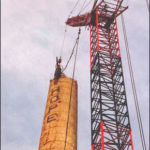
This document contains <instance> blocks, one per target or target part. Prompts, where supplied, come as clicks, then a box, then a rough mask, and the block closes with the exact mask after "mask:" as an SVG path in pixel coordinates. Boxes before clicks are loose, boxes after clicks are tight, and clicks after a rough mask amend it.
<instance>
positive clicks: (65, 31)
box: [60, 0, 80, 56]
mask: <svg viewBox="0 0 150 150" xmlns="http://www.w3.org/2000/svg"><path fill="white" fill-rule="evenodd" d="M79 1H80V0H77V2H76V3H75V5H74V7H73V8H72V10H71V11H70V13H69V15H68V17H67V19H68V18H69V17H70V16H71V15H72V13H73V11H74V10H75V8H76V7H77V5H78V3H79ZM67 27H68V26H67V24H66V25H65V30H64V37H63V41H62V46H61V50H60V56H62V52H63V49H64V43H65V38H66V33H67Z"/></svg>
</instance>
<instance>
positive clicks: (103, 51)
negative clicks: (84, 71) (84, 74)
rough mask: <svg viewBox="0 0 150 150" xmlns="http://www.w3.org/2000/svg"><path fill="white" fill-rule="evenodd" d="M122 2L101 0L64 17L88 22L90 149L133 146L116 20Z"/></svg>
mask: <svg viewBox="0 0 150 150" xmlns="http://www.w3.org/2000/svg"><path fill="white" fill-rule="evenodd" d="M95 2H97V1H95ZM122 2H123V1H122V0H102V1H101V2H100V3H99V4H98V5H95V7H93V9H92V11H91V13H87V14H84V15H81V16H77V17H73V18H70V19H68V21H67V24H69V25H71V26H85V25H89V26H90V80H91V145H92V146H91V147H92V150H133V141H132V134H131V126H130V120H129V113H128V106H127V97H126V91H125V84H124V77H123V69H122V62H121V54H120V46H119V37H118V29H117V20H116V18H117V16H119V15H120V14H121V13H122V12H123V11H125V10H126V9H127V7H123V6H121V5H122Z"/></svg>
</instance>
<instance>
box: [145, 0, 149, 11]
mask: <svg viewBox="0 0 150 150" xmlns="http://www.w3.org/2000/svg"><path fill="white" fill-rule="evenodd" d="M145 1H146V5H147V9H148V12H149V7H150V5H149V3H148V0H145Z"/></svg>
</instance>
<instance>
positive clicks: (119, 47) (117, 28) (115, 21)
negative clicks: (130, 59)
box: [115, 16, 121, 57]
mask: <svg viewBox="0 0 150 150" xmlns="http://www.w3.org/2000/svg"><path fill="white" fill-rule="evenodd" d="M115 22H116V33H117V42H118V50H119V57H121V52H120V43H119V34H118V26H117V19H116V16H115Z"/></svg>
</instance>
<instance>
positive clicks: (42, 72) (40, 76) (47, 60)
mask: <svg viewBox="0 0 150 150" xmlns="http://www.w3.org/2000/svg"><path fill="white" fill-rule="evenodd" d="M75 2H76V1H75V0H61V1H60V0H55V1H52V0H42V1H41V0H32V1H31V0H2V52H1V54H2V61H1V62H2V68H1V72H2V76H1V79H2V96H1V98H2V99H1V100H2V101H1V106H2V115H1V117H2V126H1V129H2V134H1V135H2V150H8V149H11V150H37V149H38V145H39V139H40V134H41V127H42V122H43V115H44V111H45V105H46V99H47V93H48V87H49V80H50V79H52V78H53V74H54V70H55V58H56V56H59V55H60V50H61V47H62V40H63V36H64V28H65V23H64V22H65V21H66V19H67V17H68V15H69V13H70V11H71V10H72V8H73V7H74V5H75ZM83 2H84V1H83V0H82V1H80V3H79V5H78V6H77V8H76V9H75V11H74V13H73V16H74V15H76V14H77V13H78V12H79V10H80V9H81V6H82V4H83ZM87 2H88V0H87ZM127 4H128V5H129V9H128V10H127V11H126V12H125V13H124V17H125V22H126V28H127V36H128V42H129V48H130V53H131V58H132V66H133V70H134V77H135V83H136V88H137V94H138V98H139V105H140V110H141V116H142V121H143V127H144V133H145V138H146V144H147V150H148V149H149V147H148V143H149V142H148V141H149V139H148V136H149V96H148V95H149V94H148V93H149V91H148V89H149V74H148V73H149V65H148V62H149V27H148V26H149V24H148V22H149V21H148V20H149V17H148V11H147V7H146V3H145V1H144V0H132V1H131V0H129V1H128V2H127ZM92 5H93V2H91V3H90V5H89V7H88V8H87V11H88V10H90V9H91V7H92ZM118 28H119V37H120V47H121V54H122V61H123V70H124V76H125V85H126V93H127V98H128V107H129V114H130V120H131V127H132V134H133V142H134V147H135V150H141V149H142V148H141V143H140V135H139V129H138V124H137V118H136V113H135V106H134V101H133V95H132V89H131V83H130V78H129V71H128V65H127V58H126V53H125V45H124V39H123V34H122V26H121V22H120V17H119V18H118ZM77 30H78V29H77V28H72V27H68V28H67V34H66V39H65V45H64V50H63V53H62V58H63V65H65V63H66V61H67V59H68V58H69V56H70V53H71V50H72V47H73V45H74V42H75V39H76V37H77ZM89 49H90V48H89V31H88V30H87V29H85V28H84V27H83V28H82V31H81V37H80V42H79V52H78V58H77V66H76V73H75V79H76V80H77V81H78V86H79V91H78V150H90V149H91V141H90V138H91V137H90V70H89V61H90V60H89V58H90V56H89ZM72 66H73V62H71V64H69V66H68V69H67V70H66V75H67V76H68V77H70V76H71V73H72Z"/></svg>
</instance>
